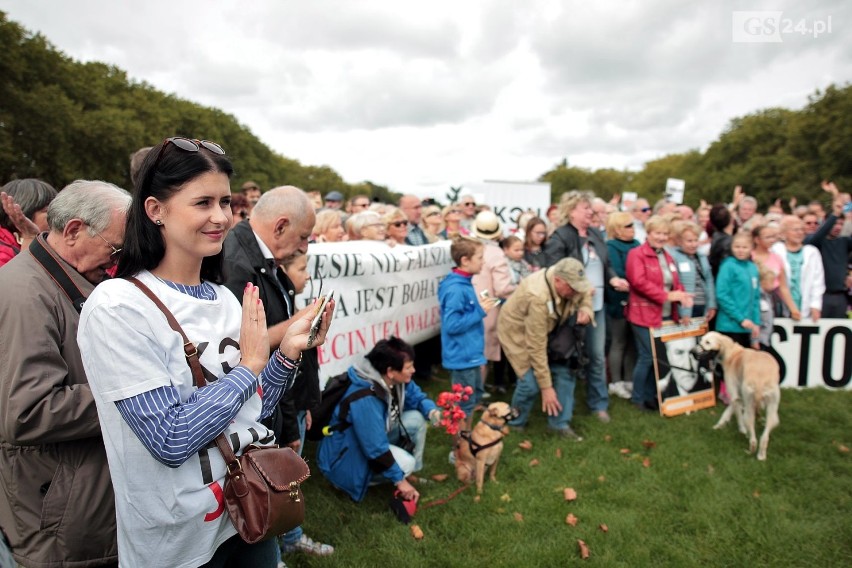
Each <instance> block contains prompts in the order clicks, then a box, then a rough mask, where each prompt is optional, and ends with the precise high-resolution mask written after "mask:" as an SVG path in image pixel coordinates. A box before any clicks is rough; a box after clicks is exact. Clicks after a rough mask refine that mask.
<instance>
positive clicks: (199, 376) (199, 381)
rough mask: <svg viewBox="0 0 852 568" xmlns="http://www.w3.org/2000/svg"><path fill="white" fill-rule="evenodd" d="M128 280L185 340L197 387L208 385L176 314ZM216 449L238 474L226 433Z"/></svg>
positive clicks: (148, 291) (133, 279) (185, 348)
mask: <svg viewBox="0 0 852 568" xmlns="http://www.w3.org/2000/svg"><path fill="white" fill-rule="evenodd" d="M127 280H128V281H129V282H130V283H131V284H133V285H135V286H136V287H137V288H139V289H140V290H142V292H143V293H144V294H145V295H146V296H148V298H150V299H151V301H152V302H154V304H155V305H156V306H157V307H158V308H160V311H161V312H163V314H164V315H165V316H166V321H168V322H169V327H171V328H172V329H173V330H175V331H176V332H178V333H179V334H180V336H181V338H183V352H184V354H185V355H186V362H187V364H188V365H189V368H190V369H191V370H192V378H193V379H194V380H195V385H196V386H197V387H198V388H201V387H203V386H206V385H207V381H205V380H204V371H203V370H202V369H201V362H200V361H199V360H198V349H197V348H196V347H195V344H194V343H192V342H191V341H190V340H189V338H188V337H187V336H186V333H184V331H183V328H182V327H181V326H180V324H179V323H178V321H177V320H176V319H175V316H174V314H172V312H171V311H170V310H169V309H168V308H167V307H166V305H165V304H163V302H162V301H161V300H160V299H159V298H158V297H157V295H156V294H154V292H152V291H151V289H150V288H148V286H146V285H145V284H143V283H142V282H140V281H139V280H138V279H137V278H135V277H133V276H131V277H129V278H127ZM214 442H216V447H218V448H219V451H220V452H222V457H223V458H225V463H226V464H227V466H228V473H229V474H230V473H231V471H232V468H233V471H234V472H236V471H237V470H238V469H239V467H240V466H239V460H237V456H236V455H235V454H234V450H233V449H231V444H229V443H228V440H227V438H225V433H224V432H222V433H221V434H219V435H218V436H216V439H215V440H214Z"/></svg>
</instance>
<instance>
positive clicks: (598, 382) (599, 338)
mask: <svg viewBox="0 0 852 568" xmlns="http://www.w3.org/2000/svg"><path fill="white" fill-rule="evenodd" d="M595 323H596V324H597V325H595V326H594V327H593V326H591V325H589V326H588V327H587V328H586V353H587V354H588V356H589V363H588V364H587V365H586V380H587V382H588V386H587V388H586V403H587V404H588V405H589V410H591V411H592V412H600V411H601V410H606V409H607V408H608V407H609V391H608V390H607V388H606V312H605V311H604V310H598V311H596V312H595Z"/></svg>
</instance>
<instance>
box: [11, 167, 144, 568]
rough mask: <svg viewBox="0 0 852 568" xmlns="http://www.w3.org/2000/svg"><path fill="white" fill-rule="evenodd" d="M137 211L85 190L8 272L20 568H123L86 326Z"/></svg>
mask: <svg viewBox="0 0 852 568" xmlns="http://www.w3.org/2000/svg"><path fill="white" fill-rule="evenodd" d="M129 205H130V195H129V194H128V193H127V192H126V191H124V190H123V189H120V188H118V187H116V186H114V185H112V184H109V183H106V182H101V181H76V182H74V183H72V184H71V185H69V186H68V187H66V188H65V189H64V190H62V191H60V192H59V195H58V196H57V197H56V199H54V200H53V202H51V204H50V206H49V207H48V210H47V222H48V225H50V231H49V232H48V233H44V234H42V235H39V236H38V237H37V238H36V239H35V240H34V241H33V242H32V244H31V245H30V247H29V248H28V249H27V250H24V251H21V253H20V254H19V255H18V256H16V257H15V258H14V259H12V260H11V261H10V262H9V263H8V264H6V265H5V266H3V267H2V268H0V290H2V291H3V292H2V294H0V353H2V356H1V357H0V491H2V495H0V528H2V529H3V531H4V533H5V534H6V536H7V537H8V539H9V544H10V546H11V548H12V553H13V555H14V558H15V561H16V562H17V563H18V565H20V566H26V567H39V568H42V567H47V566H50V567H54V568H57V567H62V566H74V567H79V568H82V567H88V566H117V563H118V549H117V545H116V532H115V531H116V528H115V505H114V497H113V490H112V484H111V481H110V476H109V469H108V467H107V458H106V451H105V450H104V443H103V439H102V437H101V429H100V424H99V422H98V415H97V410H96V408H95V401H94V398H93V396H92V391H91V389H90V387H89V383H88V381H87V380H86V375H85V372H84V370H83V363H82V360H81V358H80V349H79V347H78V346H77V323H78V321H79V317H80V315H79V311H78V310H79V309H81V308H82V301H83V300H85V298H86V297H87V296H88V295H89V294H90V293H91V291H92V290H93V289H94V286H95V284H97V283H99V282H100V281H101V280H103V279H104V278H105V277H106V272H107V270H109V269H110V268H112V267H113V266H114V265H115V262H116V261H117V259H118V254H119V253H120V250H121V247H122V242H123V241H124V225H125V220H126V215H127V208H128V207H129ZM63 280H64V281H66V286H65V287H61V286H60V284H59V282H61V281H63ZM66 289H67V291H66Z"/></svg>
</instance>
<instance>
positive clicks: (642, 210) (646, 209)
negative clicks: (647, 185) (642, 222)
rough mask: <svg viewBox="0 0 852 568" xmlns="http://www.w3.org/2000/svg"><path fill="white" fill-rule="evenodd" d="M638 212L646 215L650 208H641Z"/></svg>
mask: <svg viewBox="0 0 852 568" xmlns="http://www.w3.org/2000/svg"><path fill="white" fill-rule="evenodd" d="M639 211H641V212H642V213H648V212H649V211H651V208H650V207H643V208H642V209H640V210H639Z"/></svg>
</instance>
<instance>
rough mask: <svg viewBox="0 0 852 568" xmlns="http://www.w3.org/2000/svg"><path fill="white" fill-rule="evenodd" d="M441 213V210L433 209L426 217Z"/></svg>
mask: <svg viewBox="0 0 852 568" xmlns="http://www.w3.org/2000/svg"><path fill="white" fill-rule="evenodd" d="M440 214H441V212H440V211H432V212H431V213H429V214H428V215H426V217H434V216H435V215H440Z"/></svg>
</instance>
